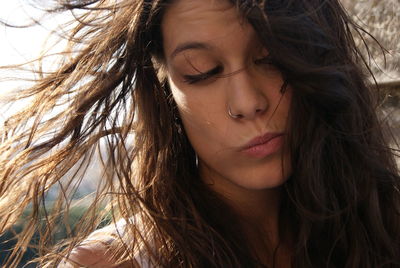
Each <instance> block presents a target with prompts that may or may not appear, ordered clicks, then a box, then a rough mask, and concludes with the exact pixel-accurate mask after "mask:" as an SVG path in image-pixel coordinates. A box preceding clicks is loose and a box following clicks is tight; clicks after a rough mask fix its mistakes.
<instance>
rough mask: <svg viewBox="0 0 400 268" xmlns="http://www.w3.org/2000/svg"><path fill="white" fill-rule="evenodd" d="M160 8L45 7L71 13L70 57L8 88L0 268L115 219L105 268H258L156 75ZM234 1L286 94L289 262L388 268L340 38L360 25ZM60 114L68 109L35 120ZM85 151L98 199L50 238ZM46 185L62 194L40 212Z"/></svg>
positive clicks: (384, 230) (385, 204) (379, 161)
mask: <svg viewBox="0 0 400 268" xmlns="http://www.w3.org/2000/svg"><path fill="white" fill-rule="evenodd" d="M170 2H172V1H167V0H164V1H163V0H153V1H147V0H121V1H107V0H102V1H100V0H98V1H96V0H92V1H67V0H65V1H59V3H58V6H57V7H56V8H54V9H52V10H49V12H63V11H72V12H74V11H75V10H79V11H80V12H77V13H76V14H75V15H76V17H75V19H76V22H77V24H76V27H75V28H74V29H73V30H72V31H71V32H70V33H69V35H68V36H66V38H67V40H68V42H69V43H68V49H67V50H66V51H65V52H64V53H65V55H70V58H69V60H68V61H65V62H64V63H62V64H61V65H60V67H59V68H58V69H57V70H56V71H54V72H51V73H44V74H43V76H42V78H40V79H38V80H37V81H36V84H35V85H34V86H32V87H31V88H28V89H26V90H24V91H21V92H19V96H18V97H17V98H29V97H31V96H33V97H34V99H33V101H32V105H31V106H29V107H27V108H26V109H24V110H23V111H21V112H20V113H18V114H16V115H14V116H13V117H11V118H9V119H8V120H7V121H6V122H5V126H4V127H3V128H2V129H1V130H0V137H1V139H2V142H1V145H0V166H1V170H0V233H2V232H5V231H6V230H8V229H9V228H11V227H12V225H13V224H15V223H16V222H17V221H18V220H19V218H20V216H21V215H22V214H23V212H24V209H25V208H26V207H27V206H28V205H30V206H31V207H32V212H31V215H28V216H27V218H26V219H27V220H28V224H26V225H25V228H24V230H23V231H22V232H21V233H19V235H18V236H19V240H18V243H17V245H16V247H15V249H14V250H13V251H12V252H11V253H10V254H9V256H8V261H7V263H6V264H5V265H6V266H7V267H16V266H17V265H18V263H19V261H20V258H21V257H22V254H23V252H24V251H25V250H26V247H27V246H29V242H30V240H31V238H32V236H33V235H34V233H35V232H39V234H40V241H39V243H38V246H37V249H38V253H39V255H40V257H38V259H37V260H36V261H38V262H40V263H41V264H42V265H43V266H44V267H52V266H54V265H55V264H56V263H59V262H60V261H61V260H62V259H63V258H65V257H66V256H68V254H69V253H70V252H71V250H72V249H73V248H74V247H76V246H77V245H79V243H81V242H82V241H83V240H84V239H85V237H87V236H88V235H89V234H90V233H91V232H93V231H94V230H95V229H96V228H98V227H99V226H101V225H103V224H104V221H105V220H107V219H110V218H111V219H112V220H111V222H115V221H116V220H117V218H124V219H125V221H126V222H127V223H128V224H127V226H126V233H124V234H119V235H118V236H117V237H116V238H115V241H113V242H111V243H109V244H108V245H107V247H108V252H109V254H110V255H111V256H112V257H113V258H114V259H115V262H116V263H129V262H132V264H134V258H135V256H138V255H141V254H143V255H145V256H149V260H150V261H151V262H153V264H154V265H156V266H161V267H206V266H210V267H257V266H258V265H259V263H258V262H257V260H256V259H255V258H254V257H253V256H252V253H251V249H250V248H248V247H247V246H246V245H247V243H246V239H245V236H244V234H243V232H242V230H241V229H240V227H239V224H238V219H237V217H236V216H235V213H234V212H233V211H232V210H231V209H230V207H229V206H228V205H227V204H226V203H225V202H224V201H223V200H222V199H221V198H220V197H219V196H218V195H217V194H216V193H213V192H212V191H210V190H209V189H208V188H207V187H205V185H204V184H203V183H202V181H201V180H200V178H199V176H198V173H197V167H196V157H195V152H194V150H193V148H192V147H191V145H190V143H189V141H188V139H187V137H186V135H185V132H184V129H183V128H182V125H181V122H180V119H179V115H178V113H177V111H176V106H175V103H174V100H173V98H172V96H171V93H170V90H169V88H168V84H167V82H166V81H165V79H163V76H162V75H161V74H162V71H163V66H162V64H163V53H162V51H163V49H162V35H161V31H160V24H161V21H162V15H163V12H164V11H165V9H166V8H167V7H168V4H170ZM231 2H232V4H234V5H235V6H236V8H237V9H238V10H239V12H240V13H242V14H243V16H244V18H246V19H247V20H248V21H249V23H250V24H251V25H252V26H253V27H254V29H255V30H256V32H257V34H258V36H259V39H260V40H261V42H262V44H263V45H264V46H265V47H266V48H267V49H268V51H269V53H270V55H272V60H273V64H274V65H275V66H276V67H277V68H278V69H279V70H280V72H281V73H282V76H283V78H284V80H285V82H286V83H287V84H289V85H290V86H291V88H292V89H293V97H292V103H291V107H290V116H289V119H288V120H289V122H288V126H289V127H288V128H289V132H288V133H289V137H288V140H287V146H289V148H290V152H291V166H292V170H293V171H292V175H291V176H290V178H289V180H288V181H287V182H286V183H285V184H284V185H283V189H284V191H283V192H284V195H283V197H284V202H283V204H282V206H281V214H280V226H285V228H287V229H288V230H289V231H290V237H291V239H292V241H293V256H292V266H293V267H329V268H340V267H349V268H350V267H370V268H373V267H374V268H375V267H399V266H400V255H399V254H398V253H399V252H400V215H399V209H400V204H399V201H400V200H399V197H400V192H399V186H400V185H399V184H400V180H399V179H400V178H399V172H398V167H397V166H396V163H395V154H394V152H395V151H394V150H393V149H391V148H390V147H389V146H388V142H389V139H388V134H387V133H386V132H384V130H385V129H386V128H385V126H384V122H383V121H382V120H380V119H379V117H378V115H379V113H380V110H379V108H380V106H379V104H380V103H379V101H378V100H379V98H378V95H377V94H376V88H375V87H374V86H371V85H369V84H368V82H367V81H368V80H367V79H368V65H367V61H366V60H365V59H364V57H363V56H362V55H361V53H360V52H359V50H358V48H357V47H356V45H355V42H354V40H353V36H354V34H358V35H359V36H360V37H361V38H363V37H362V36H363V35H362V34H361V33H362V32H363V30H362V28H360V27H359V26H358V25H356V24H355V23H353V22H352V21H351V19H350V18H349V16H348V15H347V14H346V12H345V11H344V9H343V8H342V6H341V4H340V3H339V1H337V0H319V1H308V0H283V1H278V0H271V1H251V0H231ZM59 106H62V107H67V108H66V109H62V110H59V111H57V112H56V113H55V114H54V116H52V117H50V118H46V119H43V118H45V117H46V115H47V114H48V113H49V112H50V111H52V110H53V109H54V108H55V107H59ZM133 133H134V134H133ZM132 140H133V142H132ZM101 144H105V150H106V153H107V154H106V156H104V155H103V154H102V153H101V152H100V151H101V150H103V149H102V147H101V146H100V145H101ZM96 154H97V155H98V157H100V159H101V161H102V175H101V177H100V178H99V179H100V182H99V186H98V189H97V190H96V192H95V193H94V194H93V195H92V196H91V198H89V199H90V205H89V207H88V208H87V210H86V212H85V215H84V216H83V217H82V218H81V220H80V222H79V223H78V224H77V225H76V226H74V227H73V229H70V230H68V235H69V236H70V237H69V239H66V240H62V241H54V240H55V238H56V234H57V232H58V231H59V230H60V228H61V227H60V223H61V222H66V221H67V219H68V212H69V211H70V207H71V206H72V205H73V204H72V197H73V195H74V193H75V192H76V190H77V188H79V185H80V183H81V180H82V177H83V176H84V174H85V171H86V170H87V168H88V166H89V164H90V163H91V161H92V159H93V158H94V157H95V155H96ZM71 173H72V174H71ZM67 175H68V176H67ZM54 186H57V187H59V188H60V196H59V198H58V199H57V201H55V202H54V203H53V204H52V206H51V207H46V203H45V198H46V192H48V190H49V189H50V188H51V187H54ZM221 211H224V215H223V217H221ZM136 218H139V219H140V224H135V222H136V221H135V220H134V219H136ZM43 222H44V224H43ZM282 228H283V227H282ZM155 248H156V250H155Z"/></svg>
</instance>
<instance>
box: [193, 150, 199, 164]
mask: <svg viewBox="0 0 400 268" xmlns="http://www.w3.org/2000/svg"><path fill="white" fill-rule="evenodd" d="M194 157H195V158H196V167H197V168H198V167H199V156H198V155H197V153H196V152H195V153H194Z"/></svg>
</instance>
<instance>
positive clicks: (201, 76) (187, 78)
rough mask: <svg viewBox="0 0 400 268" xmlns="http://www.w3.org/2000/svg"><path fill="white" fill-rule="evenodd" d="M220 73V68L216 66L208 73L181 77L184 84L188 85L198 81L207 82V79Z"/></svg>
mask: <svg viewBox="0 0 400 268" xmlns="http://www.w3.org/2000/svg"><path fill="white" fill-rule="evenodd" d="M221 71H222V66H217V67H215V68H213V69H211V70H209V71H206V72H201V73H200V74H195V75H189V74H186V75H183V78H184V82H185V83H188V84H194V83H197V82H200V81H204V80H207V79H208V78H210V77H212V76H214V75H216V74H218V73H220V72H221Z"/></svg>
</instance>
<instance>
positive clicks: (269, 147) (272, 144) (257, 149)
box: [242, 136, 283, 158]
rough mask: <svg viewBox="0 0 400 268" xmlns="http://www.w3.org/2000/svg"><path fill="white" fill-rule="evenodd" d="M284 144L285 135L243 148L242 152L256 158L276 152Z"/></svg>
mask: <svg viewBox="0 0 400 268" xmlns="http://www.w3.org/2000/svg"><path fill="white" fill-rule="evenodd" d="M282 144H283V136H277V137H275V138H273V139H271V140H269V141H268V142H266V143H263V144H259V145H256V146H253V147H250V148H247V149H245V150H243V151H242V152H243V153H245V154H247V155H249V156H251V157H256V158H264V157H267V156H269V155H272V154H274V153H276V152H277V151H278V150H279V149H280V148H281V146H282Z"/></svg>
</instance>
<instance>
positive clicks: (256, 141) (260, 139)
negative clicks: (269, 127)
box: [240, 132, 284, 151]
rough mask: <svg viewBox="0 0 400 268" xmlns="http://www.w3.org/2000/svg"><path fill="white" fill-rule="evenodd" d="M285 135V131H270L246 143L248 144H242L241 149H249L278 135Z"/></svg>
mask: <svg viewBox="0 0 400 268" xmlns="http://www.w3.org/2000/svg"><path fill="white" fill-rule="evenodd" d="M283 135H284V133H282V132H274V133H270V132H268V133H266V134H264V135H261V136H258V137H255V138H254V139H252V140H251V141H249V142H248V143H246V145H244V146H242V147H241V149H240V150H241V151H243V150H247V149H249V148H251V147H254V146H257V145H260V144H264V143H267V142H269V141H270V140H272V139H274V138H276V137H279V136H283Z"/></svg>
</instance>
